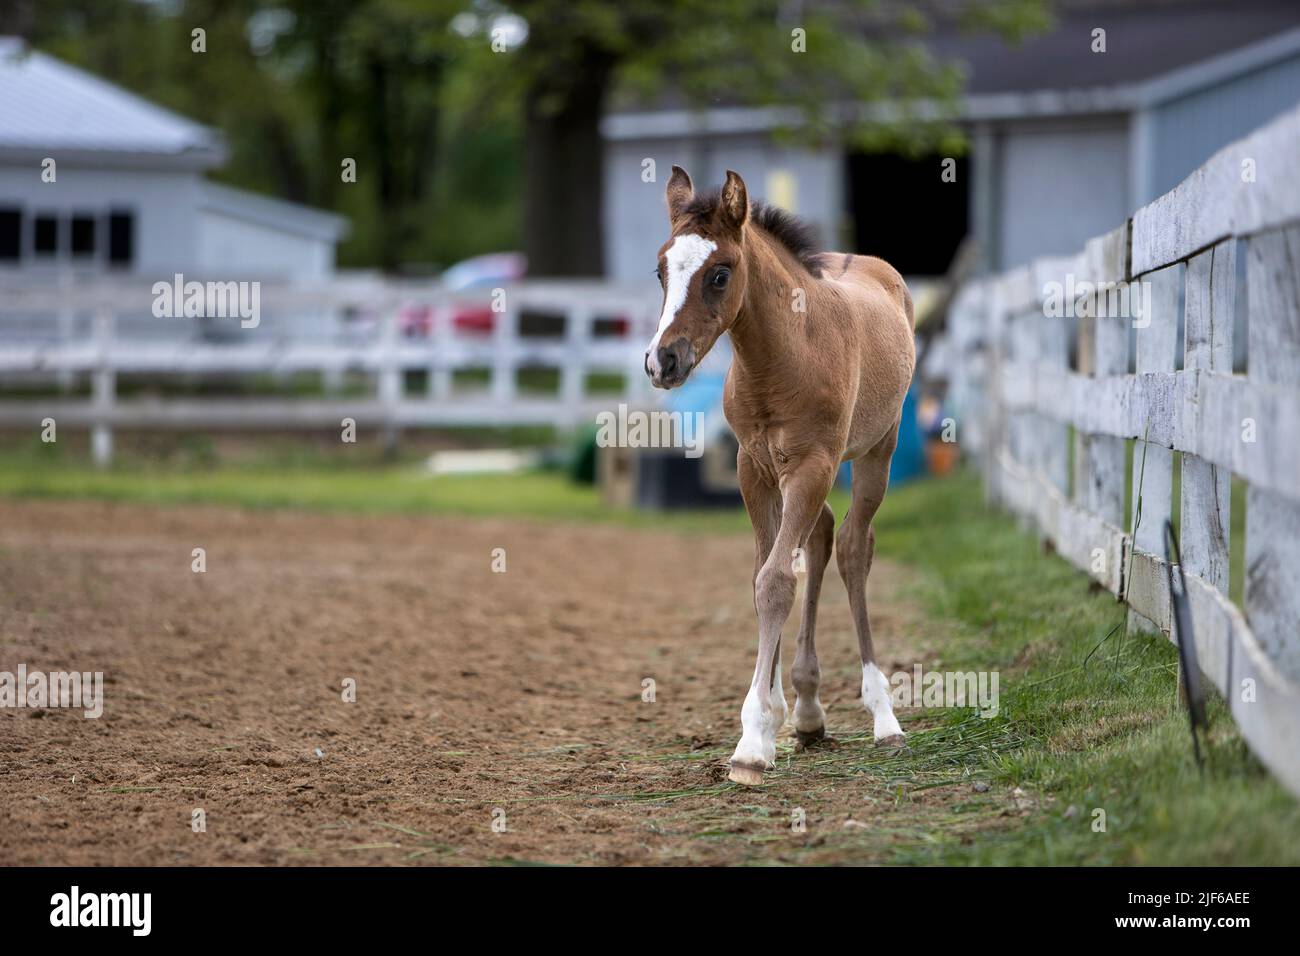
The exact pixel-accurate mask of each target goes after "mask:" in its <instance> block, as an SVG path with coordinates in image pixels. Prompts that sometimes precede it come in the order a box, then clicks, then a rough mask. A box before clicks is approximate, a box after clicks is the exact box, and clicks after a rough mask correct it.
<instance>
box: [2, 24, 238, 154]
mask: <svg viewBox="0 0 1300 956" xmlns="http://www.w3.org/2000/svg"><path fill="white" fill-rule="evenodd" d="M0 153H6V154H10V155H13V154H20V155H37V154H39V155H40V156H45V155H49V154H51V153H55V154H56V155H58V156H59V157H61V158H93V159H94V160H95V161H97V162H105V163H113V164H121V165H132V164H139V165H158V164H161V165H169V164H170V165H182V166H190V167H192V168H197V169H204V168H208V167H212V166H216V165H219V164H220V163H221V162H222V161H223V160H224V159H225V156H226V149H225V145H224V142H223V140H222V138H221V135H220V134H219V133H218V132H217V131H216V130H213V129H210V128H209V127H206V126H203V125H201V124H199V123H195V122H193V121H192V120H188V119H186V118H185V117H183V116H179V115H177V114H175V113H172V112H171V111H169V110H165V109H163V108H162V107H160V106H156V105H155V104H153V103H150V102H149V101H148V100H145V99H142V98H140V97H138V96H136V95H135V94H133V93H129V92H127V91H126V90H124V89H122V88H121V87H118V86H114V85H113V84H112V83H108V82H106V81H104V80H101V79H100V78H98V77H96V76H93V75H91V74H89V73H87V72H85V71H84V70H80V69H78V68H76V67H74V66H70V65H69V64H67V63H64V62H62V61H61V60H58V59H55V58H54V57H52V56H48V55H46V54H44V53H41V52H40V51H38V50H32V49H30V48H29V47H28V46H27V45H26V43H25V42H24V41H23V40H21V39H19V38H17V37H0Z"/></svg>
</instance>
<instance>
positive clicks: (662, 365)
mask: <svg viewBox="0 0 1300 956" xmlns="http://www.w3.org/2000/svg"><path fill="white" fill-rule="evenodd" d="M652 353H653V354H652ZM694 367H695V349H693V348H692V347H691V343H690V342H688V341H686V339H685V338H679V339H676V340H675V341H674V342H672V343H671V344H670V345H661V346H659V348H658V349H654V350H651V351H647V352H646V355H645V371H646V374H647V375H649V376H650V383H651V384H652V385H654V386H655V387H657V388H676V387H677V386H678V385H680V384H682V382H684V381H686V377H687V376H688V375H690V374H691V369H693V368H694Z"/></svg>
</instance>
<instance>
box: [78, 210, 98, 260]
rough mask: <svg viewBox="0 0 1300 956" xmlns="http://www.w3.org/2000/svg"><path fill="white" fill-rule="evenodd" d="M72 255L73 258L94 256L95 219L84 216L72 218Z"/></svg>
mask: <svg viewBox="0 0 1300 956" xmlns="http://www.w3.org/2000/svg"><path fill="white" fill-rule="evenodd" d="M72 254H73V255H74V256H93V255H94V254H95V218H94V217H93V216H90V215H86V214H77V215H74V216H73V217H72Z"/></svg>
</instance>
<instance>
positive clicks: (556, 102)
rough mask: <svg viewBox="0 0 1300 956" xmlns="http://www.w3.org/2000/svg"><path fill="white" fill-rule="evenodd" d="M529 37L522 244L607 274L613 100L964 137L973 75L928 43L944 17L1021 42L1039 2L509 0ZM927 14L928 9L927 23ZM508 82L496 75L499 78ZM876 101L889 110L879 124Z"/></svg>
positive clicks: (539, 264)
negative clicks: (607, 157) (965, 82)
mask: <svg viewBox="0 0 1300 956" xmlns="http://www.w3.org/2000/svg"><path fill="white" fill-rule="evenodd" d="M507 7H508V9H509V10H510V11H512V12H513V13H515V14H517V15H518V16H520V17H522V18H523V19H524V20H525V21H526V22H527V25H528V35H527V39H526V41H525V42H524V43H523V44H522V45H521V46H520V47H519V48H518V49H517V50H515V51H513V52H510V53H507V54H506V59H504V60H502V61H499V63H498V66H500V67H503V68H504V69H505V70H507V71H509V72H508V73H507V74H506V75H507V76H508V80H507V81H506V82H513V83H517V84H519V85H520V87H521V88H522V103H523V113H524V174H523V181H524V244H525V251H526V252H527V253H528V257H529V270H530V272H531V273H533V274H534V275H575V276H577V275H599V274H601V273H602V272H603V262H602V252H601V245H602V244H601V229H602V225H603V224H602V215H601V213H602V210H601V192H602V183H603V169H604V165H603V148H602V141H601V137H600V127H599V124H600V118H601V116H602V114H603V113H604V111H605V109H606V107H607V106H608V105H610V103H611V101H612V97H614V96H623V97H629V98H635V99H639V100H640V101H642V102H645V101H649V100H655V99H663V98H664V97H666V96H669V95H671V96H679V97H683V98H684V99H685V101H686V102H687V103H692V104H696V105H701V104H706V103H716V102H726V103H732V104H751V105H785V106H791V107H793V108H794V110H795V111H796V112H797V113H798V115H799V119H798V120H797V121H796V122H794V123H792V124H791V128H790V133H791V134H792V135H799V136H801V137H804V138H805V139H806V140H810V141H819V140H824V139H827V138H830V137H834V136H843V137H847V138H848V139H849V140H851V141H852V142H854V143H855V144H858V145H868V146H871V147H874V148H887V147H894V148H902V149H906V150H910V151H917V150H922V149H925V148H928V147H934V146H936V145H940V144H944V145H951V144H953V142H954V140H957V139H960V133H959V131H958V129H957V127H956V126H955V125H954V124H953V123H952V122H951V118H952V116H953V115H954V112H955V104H956V100H957V97H958V95H959V93H960V90H961V82H962V77H961V73H960V71H959V70H958V69H957V68H956V67H955V66H953V65H945V64H941V63H938V62H936V61H935V60H934V59H933V58H932V57H931V56H930V55H929V54H928V53H927V52H926V51H925V50H924V48H923V47H922V46H921V45H920V44H919V43H918V42H917V41H918V39H919V37H920V36H921V35H922V34H923V33H924V32H925V31H926V30H927V29H928V28H929V26H930V24H931V21H932V20H933V19H935V18H937V17H940V16H942V17H945V18H953V17H955V18H957V19H959V20H961V21H962V22H963V23H964V24H965V25H967V26H969V27H972V28H992V29H995V30H997V31H998V32H1000V33H1002V34H1003V35H1005V36H1010V37H1018V36H1020V35H1021V34H1023V33H1024V32H1026V31H1028V30H1032V29H1034V28H1036V27H1040V26H1042V25H1043V24H1044V23H1045V14H1044V12H1043V9H1042V0H989V2H984V3H981V4H977V3H969V4H962V3H954V2H941V0H935V2H934V3H932V4H918V3H908V4H902V3H894V2H876V3H873V2H864V0H859V2H850V0H845V2H838V3H837V2H829V0H828V2H825V3H819V4H801V3H784V4H781V3H773V2H754V0H675V2H672V3H663V2H660V0H619V2H618V3H605V2H600V0H510V2H508V4H507ZM927 10H928V12H927ZM501 75H502V74H500V73H497V74H496V78H497V80H498V81H500V79H501ZM868 104H887V105H888V115H887V116H883V117H882V116H881V115H874V116H873V115H870V114H869V113H868V112H867V111H865V110H864V109H862V108H861V107H864V106H866V105H868Z"/></svg>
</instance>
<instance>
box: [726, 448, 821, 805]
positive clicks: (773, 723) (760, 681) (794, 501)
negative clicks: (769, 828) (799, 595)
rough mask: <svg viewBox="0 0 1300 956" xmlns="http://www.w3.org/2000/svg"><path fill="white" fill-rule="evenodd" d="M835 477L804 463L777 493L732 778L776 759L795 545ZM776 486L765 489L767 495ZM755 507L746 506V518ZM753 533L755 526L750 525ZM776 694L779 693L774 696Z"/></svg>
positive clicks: (755, 491) (753, 779)
mask: <svg viewBox="0 0 1300 956" xmlns="http://www.w3.org/2000/svg"><path fill="white" fill-rule="evenodd" d="M834 476H835V468H834V466H833V465H827V464H826V463H824V462H813V461H809V462H806V463H805V464H804V465H803V466H802V467H800V468H799V469H798V470H797V471H794V472H792V473H790V474H788V476H787V477H786V482H785V490H784V492H783V493H782V494H781V499H780V500H781V523H780V527H779V529H778V530H777V533H776V538H775V539H774V541H773V543H772V549H771V551H770V553H769V554H768V555H767V559H766V560H765V561H764V562H763V565H762V567H760V568H759V570H758V574H757V575H756V576H755V578H754V608H755V610H756V611H757V612H758V660H757V661H756V662H755V664H754V676H753V679H752V680H751V681H750V685H749V693H748V694H747V695H746V696H745V704H744V706H743V707H742V708H741V711H740V723H741V731H742V732H741V737H740V743H739V744H738V745H737V746H736V752H735V753H734V754H732V756H731V772H730V774H729V775H728V776H729V777H730V779H732V780H733V781H735V782H736V783H742V784H749V785H751V786H752V785H755V784H759V783H762V782H763V771H764V770H767V769H768V768H770V767H772V766H774V765H775V763H776V734H777V731H779V730H780V729H781V725H782V724H783V723H784V722H785V716H786V707H785V697H784V696H783V695H782V691H781V672H780V667H781V628H782V626H783V625H784V624H785V621H786V618H788V617H789V616H790V610H791V608H792V607H793V606H794V595H795V585H796V582H795V576H794V570H793V568H792V567H791V562H792V558H793V555H794V549H795V548H797V547H799V546H800V545H801V544H803V542H804V540H805V539H806V538H807V537H808V533H809V531H810V530H812V527H813V522H815V521H816V520H817V519H818V517H819V516H820V515H821V510H822V504H823V503H824V502H825V501H826V493H827V492H828V491H830V486H831V481H832V480H833V478H834ZM742 490H743V491H744V493H745V500H746V504H747V505H748V504H749V502H750V500H751V498H754V499H757V500H760V501H761V500H762V499H763V497H764V491H763V490H762V489H760V488H756V487H751V488H750V489H745V487H744V484H743V482H742ZM774 491H775V489H769V490H768V491H767V494H771V493H773V492H774ZM755 510H756V509H755V508H754V507H753V506H752V505H751V506H750V508H749V511H750V515H751V518H752V517H753V516H754V513H755ZM755 531H756V535H757V527H756V529H755ZM777 695H782V696H781V698H780V700H779V701H778V700H776V699H775V698H776V696H777Z"/></svg>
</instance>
